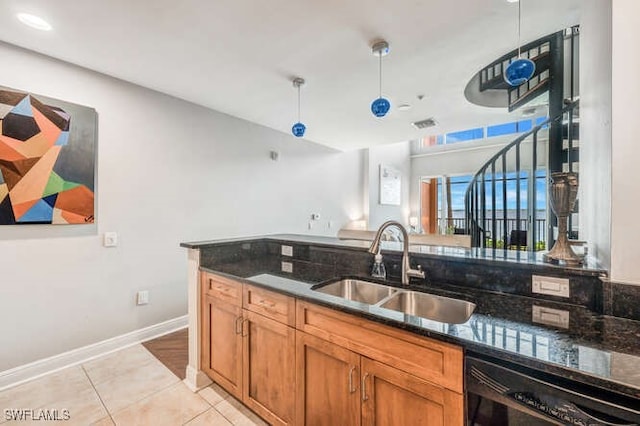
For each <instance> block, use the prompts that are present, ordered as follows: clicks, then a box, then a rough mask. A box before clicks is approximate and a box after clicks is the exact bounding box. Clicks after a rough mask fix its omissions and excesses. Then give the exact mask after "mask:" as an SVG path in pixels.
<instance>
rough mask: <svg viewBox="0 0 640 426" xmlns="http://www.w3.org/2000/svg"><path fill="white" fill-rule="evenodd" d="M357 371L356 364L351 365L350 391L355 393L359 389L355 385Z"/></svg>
mask: <svg viewBox="0 0 640 426" xmlns="http://www.w3.org/2000/svg"><path fill="white" fill-rule="evenodd" d="M354 371H356V366H355V365H353V366H351V369H350V370H349V393H355V391H357V390H358V389H356V388H354V387H353V372H354Z"/></svg>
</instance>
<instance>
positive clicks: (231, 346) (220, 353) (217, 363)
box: [202, 295, 242, 398]
mask: <svg viewBox="0 0 640 426" xmlns="http://www.w3.org/2000/svg"><path fill="white" fill-rule="evenodd" d="M203 302H204V303H203V312H204V316H203V317H204V324H203V325H204V327H203V332H204V334H205V338H204V339H203V342H204V344H203V350H202V370H203V371H205V372H206V373H207V374H208V375H209V377H211V379H213V380H214V381H216V382H217V383H218V384H220V386H222V387H223V388H225V389H226V390H227V392H229V393H230V394H231V395H233V396H235V397H236V398H240V397H241V395H242V334H241V331H242V308H241V307H239V306H234V305H232V304H230V303H228V302H227V301H220V300H219V299H216V298H215V297H212V296H208V295H207V296H205V297H204V298H203Z"/></svg>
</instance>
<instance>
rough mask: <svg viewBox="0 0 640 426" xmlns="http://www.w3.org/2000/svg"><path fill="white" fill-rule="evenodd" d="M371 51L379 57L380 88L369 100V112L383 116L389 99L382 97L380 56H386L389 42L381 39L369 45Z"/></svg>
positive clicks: (386, 111) (387, 109)
mask: <svg viewBox="0 0 640 426" xmlns="http://www.w3.org/2000/svg"><path fill="white" fill-rule="evenodd" d="M371 52H372V53H373V54H374V55H376V56H377V57H379V58H380V64H379V68H378V70H379V83H380V87H379V89H380V90H379V92H378V93H379V95H378V98H377V99H374V100H373V102H371V112H372V113H373V115H375V116H376V117H384V116H385V115H387V113H388V112H389V109H390V108H391V103H390V102H389V100H388V99H385V98H383V97H382V57H383V56H386V55H387V54H388V53H389V43H387V42H386V41H384V40H381V41H379V42H377V43H375V44H374V45H373V46H371Z"/></svg>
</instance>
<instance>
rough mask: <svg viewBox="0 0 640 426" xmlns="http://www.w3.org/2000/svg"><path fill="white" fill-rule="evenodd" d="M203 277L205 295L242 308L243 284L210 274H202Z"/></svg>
mask: <svg viewBox="0 0 640 426" xmlns="http://www.w3.org/2000/svg"><path fill="white" fill-rule="evenodd" d="M201 275H202V291H203V293H204V294H207V295H209V296H212V297H215V298H216V299H218V300H221V301H225V302H227V303H230V304H232V305H234V306H242V283H239V282H237V281H234V280H231V279H229V278H226V277H222V276H220V275H215V274H212V273H210V272H202V274H201Z"/></svg>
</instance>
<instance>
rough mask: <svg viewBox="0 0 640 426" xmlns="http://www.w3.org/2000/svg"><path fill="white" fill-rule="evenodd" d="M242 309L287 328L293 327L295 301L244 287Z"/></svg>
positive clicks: (250, 287) (265, 291)
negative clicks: (287, 326) (284, 325)
mask: <svg viewBox="0 0 640 426" xmlns="http://www.w3.org/2000/svg"><path fill="white" fill-rule="evenodd" d="M243 294H244V295H243V307H244V308H245V309H247V310H249V311H252V312H255V313H257V314H260V315H263V316H265V317H267V318H271V319H272V320H275V321H278V322H280V323H283V324H287V325H289V326H292V327H293V326H294V325H295V315H296V309H295V306H296V305H295V303H296V301H295V299H294V298H292V297H289V296H285V295H283V294H280V293H274V292H272V291H269V290H265V289H263V288H259V287H254V286H251V285H246V284H245V286H244V292H243Z"/></svg>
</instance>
